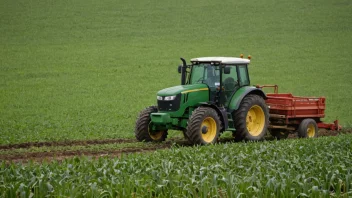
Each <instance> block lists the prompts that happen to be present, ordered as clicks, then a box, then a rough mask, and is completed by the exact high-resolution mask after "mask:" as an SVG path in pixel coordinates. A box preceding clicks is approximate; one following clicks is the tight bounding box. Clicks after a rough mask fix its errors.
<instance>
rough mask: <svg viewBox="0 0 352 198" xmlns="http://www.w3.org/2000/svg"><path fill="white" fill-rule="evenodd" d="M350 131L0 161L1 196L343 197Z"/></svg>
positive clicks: (348, 185)
mask: <svg viewBox="0 0 352 198" xmlns="http://www.w3.org/2000/svg"><path fill="white" fill-rule="evenodd" d="M351 143H352V135H342V136H337V137H322V138H318V139H305V140H304V139H298V140H283V141H271V142H263V143H237V144H222V145H211V146H203V147H188V148H181V149H179V148H172V149H171V150H166V151H165V150H164V151H157V152H155V153H150V154H148V155H140V154H134V155H129V156H124V157H121V158H114V159H111V158H100V159H99V160H89V159H87V158H74V159H70V160H65V161H63V162H51V163H43V164H40V165H38V164H34V163H29V164H26V165H23V166H22V165H16V164H11V165H6V164H5V163H3V164H0V173H1V174H0V196H4V197H15V196H16V195H18V197H20V196H21V197H28V196H29V195H32V196H33V195H34V196H36V197H44V196H50V197H317V198H318V197H319V198H320V197H349V196H351V195H352V169H351V166H350V165H351V163H352V156H351V150H352V144H351Z"/></svg>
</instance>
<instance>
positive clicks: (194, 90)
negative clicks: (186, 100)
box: [181, 88, 209, 94]
mask: <svg viewBox="0 0 352 198" xmlns="http://www.w3.org/2000/svg"><path fill="white" fill-rule="evenodd" d="M208 90H209V88H201V89H192V90H187V91H183V92H181V93H182V94H185V93H191V92H196V91H208Z"/></svg>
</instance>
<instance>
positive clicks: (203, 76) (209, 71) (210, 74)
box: [190, 63, 220, 87]
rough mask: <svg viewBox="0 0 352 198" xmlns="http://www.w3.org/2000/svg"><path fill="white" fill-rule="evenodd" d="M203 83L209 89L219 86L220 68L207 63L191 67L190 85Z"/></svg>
mask: <svg viewBox="0 0 352 198" xmlns="http://www.w3.org/2000/svg"><path fill="white" fill-rule="evenodd" d="M199 83H204V84H207V85H208V86H209V87H217V86H219V85H220V68H219V66H214V65H211V64H209V63H202V64H198V65H193V67H192V72H191V76H190V84H199Z"/></svg>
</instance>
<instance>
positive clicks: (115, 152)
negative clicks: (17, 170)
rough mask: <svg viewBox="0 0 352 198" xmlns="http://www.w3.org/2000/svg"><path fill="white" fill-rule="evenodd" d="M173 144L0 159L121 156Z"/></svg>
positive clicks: (9, 160)
mask: <svg viewBox="0 0 352 198" xmlns="http://www.w3.org/2000/svg"><path fill="white" fill-rule="evenodd" d="M170 147H171V144H157V145H155V146H152V147H146V148H136V147H133V148H132V147H131V148H128V147H126V148H123V149H119V150H116V149H115V150H113V149H111V150H99V151H85V150H77V151H59V152H33V153H23V154H14V155H13V154H11V155H0V161H1V160H3V161H8V162H11V161H12V162H27V161H30V160H33V161H44V160H48V161H51V160H54V159H55V160H62V159H65V158H69V157H74V156H92V157H103V156H110V157H113V156H121V155H122V154H130V153H142V152H151V151H155V150H158V149H166V148H170Z"/></svg>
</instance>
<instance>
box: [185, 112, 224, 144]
mask: <svg viewBox="0 0 352 198" xmlns="http://www.w3.org/2000/svg"><path fill="white" fill-rule="evenodd" d="M220 128H221V123H220V118H219V116H218V114H217V112H216V111H215V110H214V109H212V108H210V107H198V108H197V109H195V110H194V111H193V112H192V115H191V117H190V118H189V121H188V124H187V131H186V137H188V138H189V141H190V142H192V143H193V144H201V145H205V144H213V143H215V142H217V140H218V138H219V133H220Z"/></svg>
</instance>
